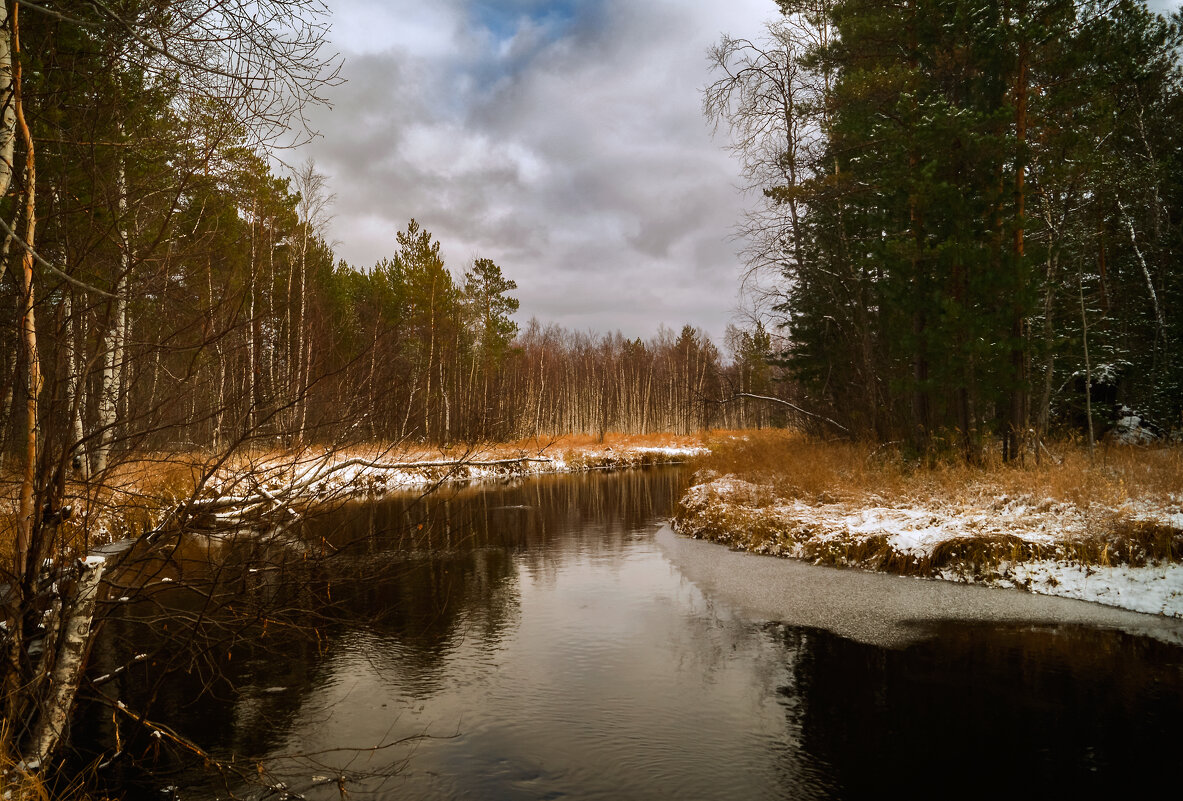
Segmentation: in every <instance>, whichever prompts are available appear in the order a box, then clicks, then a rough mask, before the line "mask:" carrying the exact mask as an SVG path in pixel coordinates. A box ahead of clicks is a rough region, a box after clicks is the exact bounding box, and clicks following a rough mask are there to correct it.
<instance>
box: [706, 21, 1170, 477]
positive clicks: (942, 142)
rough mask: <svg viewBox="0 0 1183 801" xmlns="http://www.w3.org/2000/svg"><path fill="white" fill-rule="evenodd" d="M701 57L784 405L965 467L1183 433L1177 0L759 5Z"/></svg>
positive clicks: (709, 112) (751, 283)
mask: <svg viewBox="0 0 1183 801" xmlns="http://www.w3.org/2000/svg"><path fill="white" fill-rule="evenodd" d="M779 6H780V9H781V11H782V14H781V16H780V17H779V18H778V19H776V20H775V21H774V22H772V23H770V24H769V25H768V26H767V29H766V36H765V37H764V38H763V39H760V40H757V41H752V40H747V39H736V38H731V37H724V38H723V39H722V41H720V42H719V43H718V44H717V45H716V47H715V48H714V49H713V50H712V52H711V59H712V65H713V68H714V79H715V80H714V81H713V82H712V83H711V84H710V85H709V86H708V88H707V90H706V93H705V104H704V105H705V111H706V114H707V116H708V118H710V119H711V120H712V121H713V122H714V123H715V124H716V125H717V126H720V127H722V128H723V129H725V130H726V131H727V132H729V133H730V134H731V136H732V141H733V143H734V144H733V147H734V150H735V152H736V155H737V157H738V158H739V160H740V161H741V163H742V168H743V172H744V175H745V178H746V179H747V181H748V184H749V186H750V187H751V188H752V189H753V190H754V194H756V195H757V197H758V202H757V203H756V204H755V205H754V206H753V207H752V208H751V210H750V213H749V214H748V216H747V218H746V220H745V221H744V223H743V224H742V228H743V231H744V233H745V234H746V235H747V236H748V243H749V247H748V251H747V254H746V255H747V258H748V264H749V275H748V282H749V287H750V288H751V289H752V290H753V292H754V294H755V295H756V296H757V298H758V300H759V301H760V302H761V303H762V307H763V308H764V309H765V310H766V311H767V312H768V313H769V314H770V315H772V316H773V317H774V318H775V321H776V324H777V325H778V326H779V327H780V332H781V333H782V334H783V335H784V338H785V341H786V342H787V343H788V345H787V347H785V348H783V349H782V350H780V352H779V353H778V354H777V355H776V361H777V363H778V364H780V365H783V366H784V367H785V368H786V369H787V371H788V374H789V376H790V379H791V382H792V384H793V391H795V392H797V393H799V395H798V397H799V398H800V399H801V402H802V403H805V404H808V405H811V407H812V408H814V409H816V410H820V411H824V412H825V414H826V415H828V416H830V417H832V418H833V419H835V420H836V421H838V422H840V423H841V424H842V425H843V426H844V427H845V428H848V429H849V430H850V431H852V432H854V433H855V435H856V436H858V437H865V438H871V439H874V440H878V441H882V442H905V443H907V444H908V445H909V446H910V448H911V450H912V451H913V452H919V453H923V452H931V451H932V450H934V449H935V450H938V451H939V450H942V449H948V450H951V451H960V452H962V453H963V454H964V456H965V458H966V459H968V460H969V461H971V462H974V461H977V460H979V459H980V458H981V457H982V456H983V454H984V453H985V452H987V451H991V450H993V449H994V448H995V447H1000V448H1001V453H1002V456H1003V458H1004V459H1014V458H1019V457H1021V456H1022V455H1023V454H1024V453H1025V452H1028V451H1029V450H1037V447H1036V443H1039V442H1042V441H1043V440H1044V439H1046V438H1047V437H1048V435H1049V434H1059V435H1061V436H1063V435H1068V436H1082V437H1087V438H1088V440H1089V441H1091V440H1092V439H1094V438H1096V437H1099V436H1100V435H1101V434H1102V433H1103V432H1104V431H1105V430H1106V429H1108V428H1109V427H1111V426H1112V424H1113V423H1114V421H1115V420H1116V419H1117V418H1118V417H1131V416H1137V417H1139V418H1140V419H1141V421H1142V422H1143V424H1144V425H1146V427H1147V428H1148V429H1150V430H1151V431H1153V432H1155V433H1158V434H1160V435H1165V434H1168V433H1169V432H1171V431H1178V430H1179V429H1180V428H1181V427H1183V417H1181V413H1183V359H1181V358H1180V356H1181V352H1180V344H1181V339H1183V328H1181V326H1183V314H1180V313H1179V306H1180V303H1181V302H1183V271H1181V270H1180V267H1179V252H1180V246H1181V244H1183V239H1181V237H1183V163H1181V161H1180V159H1181V157H1183V150H1181V134H1180V132H1181V131H1183V125H1181V122H1183V83H1181V74H1180V45H1181V42H1183V39H1181V36H1183V30H1181V24H1183V21H1181V19H1180V16H1179V13H1178V12H1176V13H1175V15H1174V16H1173V17H1171V18H1165V17H1163V16H1161V15H1158V14H1154V13H1152V12H1150V11H1149V10H1148V9H1147V8H1146V6H1145V4H1144V3H1141V2H1136V1H1135V0H996V1H993V2H987V1H986V0H915V2H901V3H880V2H870V1H869V0H868V1H867V2H864V1H863V0H844V1H843V2H836V1H835V0H779Z"/></svg>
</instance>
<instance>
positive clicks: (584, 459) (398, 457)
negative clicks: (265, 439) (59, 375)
mask: <svg viewBox="0 0 1183 801" xmlns="http://www.w3.org/2000/svg"><path fill="white" fill-rule="evenodd" d="M701 445H702V438H701V437H693V436H676V435H670V434H652V435H635V434H621V433H609V434H606V435H605V436H604V437H603V438H600V437H598V436H594V435H565V436H561V437H547V438H529V439H523V440H518V441H516V442H507V443H484V444H456V445H452V446H450V447H447V448H441V447H436V446H429V445H408V444H405V443H372V444H367V445H361V446H352V447H348V448H344V449H341V450H339V451H336V452H335V458H336V459H338V460H341V459H345V458H350V457H354V456H361V457H365V458H369V459H373V460H375V461H384V462H413V461H435V460H445V459H454V460H464V459H473V460H489V459H503V458H514V457H518V456H522V455H528V456H529V455H539V454H541V455H544V456H550V457H555V458H561V459H564V460H565V461H566V462H567V464H568V466H569V467H570V468H572V469H579V468H591V467H630V466H640V465H645V464H656V463H660V462H664V461H669V460H670V458H671V457H668V456H663V455H662V454H660V453H656V452H645V451H640V450H638V449H644V448H687V447H701ZM323 453H324V450H323V449H322V448H310V449H307V450H305V451H300V452H293V451H289V450H283V449H279V448H275V447H271V446H257V447H247V448H243V449H241V450H239V451H238V452H236V453H235V454H234V455H233V456H232V457H231V458H230V459H228V460H227V461H226V462H225V464H224V465H223V468H224V470H225V472H226V474H227V475H230V474H233V475H239V476H249V475H251V474H254V475H259V474H260V472H261V471H262V470H263V469H264V468H265V469H267V470H269V471H280V472H282V471H283V470H284V468H285V467H286V468H287V469H288V470H289V471H290V470H292V469H294V466H295V465H297V464H305V465H306V464H310V463H312V462H314V461H315V460H317V459H319V458H320V456H321V455H322V454H323ZM214 465H215V460H214V457H213V456H212V455H209V454H203V453H200V452H194V453H147V454H143V455H139V456H136V457H134V458H130V459H126V460H124V461H122V462H120V463H119V464H117V465H114V466H112V468H111V469H110V470H108V471H107V472H106V474H104V476H103V477H102V481H101V482H92V483H87V482H83V481H77V480H72V481H69V482H67V485H66V492H65V502H64V505H69V506H71V507H73V509H74V511H75V515H74V516H73V517H72V518H71V519H69V520H67V521H64V522H63V523H62V524H61V525H60V526H59V529H58V535H59V543H58V545H59V547H58V549H57V550H59V551H61V552H63V553H84V552H85V551H86V550H87V549H88V548H90V547H92V546H93V545H96V544H100V543H103V542H108V541H112V540H116V539H120V538H122V537H127V536H133V535H136V534H138V533H140V532H142V531H145V530H148V529H152V528H155V527H156V526H157V525H158V524H159V522H160V521H161V519H162V517H163V515H164V514H165V513H167V512H168V511H169V510H171V509H172V508H175V506H176V504H177V503H178V502H180V501H181V500H183V499H184V498H187V497H189V496H190V495H191V494H192V493H193V492H194V490H195V488H196V487H197V486H198V483H199V482H200V481H201V479H202V477H203V475H205V474H206V472H207V471H209V470H210V469H211V468H212V467H213V466H214ZM440 475H441V476H443V475H446V471H445V472H441V474H440ZM17 487H18V478H17V476H16V475H15V474H11V473H9V474H7V475H5V476H3V477H0V559H8V558H10V557H11V556H12V544H13V540H14V538H15V519H16V511H15V510H16V508H17V503H16V497H17ZM228 489H229V490H230V491H237V490H244V491H245V490H247V489H249V488H248V487H229V488H228Z"/></svg>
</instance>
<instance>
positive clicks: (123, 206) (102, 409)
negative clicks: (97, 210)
mask: <svg viewBox="0 0 1183 801" xmlns="http://www.w3.org/2000/svg"><path fill="white" fill-rule="evenodd" d="M116 190H117V191H118V193H119V199H118V204H119V239H120V243H119V275H118V277H117V278H116V282H115V292H114V294H115V300H114V301H112V303H113V304H114V305H113V307H112V310H111V323H110V327H109V328H108V329H107V335H106V337H104V340H103V352H104V354H105V357H104V362H103V374H102V378H101V381H100V384H99V420H98V425H99V436H98V443H97V444H96V445H95V449H94V458H93V460H92V463H91V473H92V474H98V473H101V472H103V471H104V470H106V469H107V461H108V457H109V455H110V452H111V442H112V440H113V439H114V438H115V424H116V422H117V420H116V416H117V412H118V408H119V377H120V373H121V371H122V367H123V340H124V335H125V333H126V331H127V281H128V277H129V274H130V273H131V244H130V242H129V240H128V235H127V172H126V169H125V167H124V163H123V159H120V160H119V171H118V174H117V175H116Z"/></svg>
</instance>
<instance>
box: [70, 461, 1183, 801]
mask: <svg viewBox="0 0 1183 801" xmlns="http://www.w3.org/2000/svg"><path fill="white" fill-rule="evenodd" d="M683 481H684V476H683V475H682V474H681V473H680V472H679V470H677V469H661V470H651V471H644V472H630V473H617V474H603V473H600V474H588V475H578V476H568V477H552V478H544V479H536V480H530V481H526V482H523V483H520V484H516V485H511V486H504V485H502V486H492V487H490V486H485V487H475V488H464V489H449V490H446V491H443V492H440V493H437V494H435V495H432V496H430V497H427V498H422V499H420V498H414V497H408V498H391V499H386V500H383V501H381V502H378V503H368V504H355V505H350V506H346V507H343V508H341V509H338V510H336V511H335V512H334V513H333V514H331V515H328V516H325V517H322V518H320V519H317V520H313V521H310V522H308V523H306V524H305V525H304V526H303V528H302V529H301V530H300V531H298V532H287V533H286V534H285V536H284V537H283V538H276V539H273V540H272V541H270V542H269V543H261V542H259V541H257V540H242V541H236V542H229V543H220V544H218V545H217V546H216V547H214V546H209V545H204V546H202V547H201V548H198V547H197V546H195V545H193V544H189V545H185V546H183V547H179V548H178V549H177V551H176V552H175V553H174V554H173V557H172V558H171V559H167V560H161V561H159V563H156V564H154V565H153V566H151V567H150V568H146V570H147V571H148V572H147V573H146V574H144V575H139V576H137V577H136V580H147V581H149V582H151V581H156V582H157V583H159V580H160V578H161V577H179V576H182V575H184V576H185V577H187V578H188V579H189V580H190V581H191V582H192V581H194V580H195V578H201V579H202V581H197V582H196V586H199V587H202V588H203V592H193V591H191V590H183V589H177V588H171V587H169V584H170V583H169V582H165V583H163V584H161V586H162V587H163V589H161V590H160V591H159V592H157V593H155V594H153V595H151V596H150V597H149V598H148V599H146V600H144V601H142V602H139V603H135V604H128V605H125V606H124V607H120V608H118V610H117V614H115V615H113V616H112V618H111V619H110V620H109V621H108V629H107V630H106V632H105V634H104V637H103V638H102V639H101V640H100V643H101V645H100V648H101V650H99V651H96V658H95V662H96V664H97V665H98V666H99V667H98V669H99V670H110V669H111V666H115V665H119V664H123V663H124V662H125V661H126V659H127V658H128V656H129V655H130V654H133V653H136V652H141V651H142V652H148V653H150V654H151V658H150V659H149V660H146V661H145V663H143V664H141V665H138V666H137V667H136V668H135V669H133V670H129V671H127V672H125V673H123V674H120V675H119V676H118V677H117V678H116V679H115V680H113V681H111V682H109V683H108V684H106V685H103V687H102V688H100V689H101V690H102V691H104V692H106V693H108V694H109V695H110V696H111V697H112V698H120V699H122V700H125V701H127V702H128V704H129V706H130V707H132V708H134V709H149V710H151V715H152V717H153V719H154V720H157V721H159V722H161V723H164V724H167V725H168V726H170V727H173V728H175V729H176V730H178V731H182V732H184V733H186V734H187V735H189V736H191V737H192V738H193V739H194V740H195V741H197V742H198V743H199V744H200V745H201V746H202V747H203V748H206V749H208V751H209V753H210V754H211V755H213V756H214V757H216V758H218V759H222V760H227V761H229V760H231V759H233V760H234V762H235V764H236V765H238V766H240V767H243V768H245V769H247V770H248V771H250V770H253V769H254V767H253V766H254V765H255V763H256V761H262V762H264V764H265V765H266V767H267V769H268V770H269V771H271V775H272V776H273V777H274V778H276V779H282V780H283V781H284V782H286V783H287V785H288V786H289V788H290V789H291V790H293V791H298V792H301V793H303V794H304V795H305V796H306V797H308V798H310V799H320V798H323V799H331V798H339V797H340V790H339V786H338V785H337V783H336V777H337V776H338V775H345V776H347V777H348V778H347V783H346V785H345V786H346V788H347V789H348V791H349V793H350V795H351V796H353V797H358V796H364V797H375V798H383V797H396V796H397V797H399V798H424V799H427V798H468V797H472V798H491V799H497V798H506V799H509V798H558V797H564V796H569V797H575V798H671V799H672V798H720V799H722V798H745V799H747V798H770V799H771V798H790V797H791V798H820V797H835V796H842V797H859V796H865V795H871V794H876V795H880V794H882V793H883V792H885V791H886V790H888V789H891V788H905V789H907V790H908V791H909V792H911V794H913V795H935V794H938V792H940V793H941V794H952V795H959V796H964V795H977V794H979V792H978V791H979V789H984V788H992V789H993V790H994V791H997V790H998V789H999V788H1002V787H1011V788H1012V789H1015V790H1017V791H1019V792H1020V794H1022V795H1026V794H1028V793H1027V790H1029V789H1030V788H1043V789H1047V790H1056V789H1057V788H1060V787H1070V786H1074V785H1075V786H1081V787H1085V788H1089V787H1095V786H1098V785H1096V784H1090V782H1095V781H1096V777H1097V776H1100V777H1101V780H1103V781H1108V780H1112V781H1115V782H1116V780H1117V779H1118V777H1121V778H1123V779H1125V780H1127V781H1128V780H1129V774H1130V771H1129V769H1128V768H1125V767H1123V765H1128V764H1130V763H1131V762H1135V761H1136V762H1138V763H1139V764H1140V765H1141V767H1140V769H1139V770H1140V773H1139V774H1138V775H1141V776H1144V775H1146V774H1147V772H1153V771H1154V770H1155V769H1156V767H1157V769H1158V770H1166V766H1169V765H1173V757H1172V755H1171V752H1170V748H1171V745H1172V743H1174V742H1175V739H1174V738H1173V737H1172V736H1171V734H1170V730H1169V729H1168V728H1167V727H1168V726H1169V725H1170V723H1171V722H1172V721H1177V720H1178V719H1179V715H1180V713H1181V712H1183V708H1181V706H1180V705H1181V703H1183V701H1181V700H1180V699H1183V692H1181V690H1183V674H1181V672H1180V671H1181V665H1183V662H1181V659H1180V653H1181V651H1180V649H1178V648H1172V647H1170V646H1166V645H1162V644H1160V643H1156V642H1153V641H1149V640H1145V639H1140V638H1135V637H1130V636H1127V635H1122V634H1117V633H1114V632H1102V631H1097V630H1093V629H1087V628H1079V627H1054V626H1052V627H1048V626H1044V627H1038V628H1034V627H1014V626H1011V627H999V626H966V625H952V624H950V625H942V626H938V627H936V628H934V629H933V630H932V631H931V632H930V634H931V635H932V636H931V637H930V638H929V639H927V640H924V641H923V642H919V643H916V644H914V645H912V646H910V647H908V648H905V649H897V650H884V649H881V648H877V647H874V646H869V645H861V644H858V643H855V642H852V641H850V640H847V639H843V638H840V637H838V636H835V635H833V634H829V633H827V632H825V631H822V630H818V629H812V628H804V627H800V626H794V625H792V622H791V621H788V622H787V623H782V624H777V625H768V624H764V623H760V622H756V621H753V620H752V619H750V618H748V617H746V616H745V615H743V614H740V613H737V612H734V611H733V610H732V608H730V607H728V606H726V605H723V604H721V603H719V602H717V601H716V600H715V599H714V598H712V597H711V596H708V595H705V594H704V593H703V592H702V591H700V590H699V589H698V587H697V586H696V585H694V584H693V583H691V582H689V581H687V580H686V579H685V578H684V577H683V576H682V574H681V573H680V572H679V571H678V569H677V568H676V567H674V565H672V564H671V563H670V562H669V561H668V560H667V559H666V558H665V556H664V555H663V552H662V551H661V549H660V548H659V547H658V546H657V544H656V543H655V541H654V538H653V531H654V530H655V528H656V527H657V526H658V525H659V524H660V522H661V520H662V518H664V517H665V516H666V515H668V514H669V513H670V511H671V510H672V509H673V505H674V503H675V501H676V499H677V497H678V495H679V493H680V490H681V487H682V482H683ZM202 548H204V550H202ZM322 555H323V557H324V558H322ZM129 580H130V579H129ZM211 601H212V602H211ZM244 620H245V621H246V624H244V623H243V621H244ZM248 624H249V625H248ZM166 626H167V627H169V628H168V629H167V630H166V629H165V628H164V627H166ZM194 632H199V634H200V636H198V637H197V638H196V641H197V646H196V647H195V646H193V644H192V643H191V642H190V640H192V639H193V633H194ZM178 633H180V634H181V636H178ZM211 642H216V643H217V644H218V647H217V648H210V647H209V643H211ZM153 663H155V664H153ZM165 664H171V665H173V666H181V667H183V668H185V669H184V670H183V671H182V672H181V673H180V674H174V675H170V676H169V677H168V679H167V680H164V681H162V680H160V676H161V675H162V674H161V673H160V667H161V666H163V665H165ZM113 720H115V721H117V720H118V718H115V719H113V718H112V717H111V711H110V708H109V707H107V706H103V705H94V706H92V707H90V708H89V709H88V711H87V714H86V716H85V717H84V719H83V722H82V725H83V726H84V727H85V729H86V732H87V735H88V736H87V737H84V738H80V739H83V740H87V739H89V740H90V741H92V742H94V743H96V744H97V747H98V748H99V749H101V750H103V751H104V752H105V753H106V754H110V752H111V751H113V750H114V749H115V747H116V741H117V739H118V743H119V745H121V746H122V747H123V748H124V750H125V751H126V752H127V753H128V754H131V755H136V756H137V757H138V756H141V755H145V754H148V755H154V761H153V760H149V761H148V763H147V764H148V765H149V766H150V771H149V772H144V771H141V770H139V769H137V768H136V767H135V766H136V764H137V762H136V761H134V760H132V759H122V760H116V761H115V762H113V763H112V765H111V766H110V767H108V768H105V769H104V770H103V771H102V772H101V774H102V775H104V776H105V777H106V778H107V780H108V781H109V783H110V789H111V791H112V793H113V794H115V793H119V794H127V795H131V796H135V795H137V794H138V795H140V796H141V797H156V798H159V797H160V796H159V788H160V787H161V786H164V785H179V786H181V787H183V788H185V790H184V792H183V793H182V794H183V795H186V796H190V797H192V796H201V797H212V796H226V795H228V794H230V793H233V794H236V795H240V796H241V795H250V794H252V793H253V792H255V790H254V789H253V788H252V786H251V784H250V783H248V782H243V781H240V780H239V778H237V777H235V776H234V775H223V776H221V777H216V778H211V774H210V772H208V771H206V770H204V769H202V767H201V765H200V764H199V762H200V760H194V759H192V757H191V755H187V754H184V753H183V752H181V751H179V750H178V749H174V748H170V747H168V744H167V743H162V742H161V741H160V740H157V739H153V738H152V737H150V736H148V735H147V734H146V733H144V732H143V731H140V730H137V729H136V728H135V727H134V726H132V725H130V724H129V723H128V722H126V721H124V722H123V723H122V724H121V726H120V732H119V735H118V738H117V737H116V732H115V723H114V722H113ZM408 738H412V739H408ZM376 744H383V745H386V746H388V747H383V748H380V749H379V750H376V751H372V750H371V751H367V750H349V749H350V748H353V747H357V748H366V747H370V746H374V745H376ZM342 749H345V750H342ZM297 755H298V756H297ZM1148 764H1149V765H1151V767H1146V766H1147V765H1148ZM214 775H215V776H216V774H214ZM967 777H972V782H971V783H969V784H967V783H966V779H967ZM983 777H986V778H985V779H983ZM1015 782H1018V784H1017V785H1016V784H1015ZM954 785H955V787H954ZM918 787H919V788H920V789H919V790H918V789H917V788H918ZM925 788H927V790H926V789H925Z"/></svg>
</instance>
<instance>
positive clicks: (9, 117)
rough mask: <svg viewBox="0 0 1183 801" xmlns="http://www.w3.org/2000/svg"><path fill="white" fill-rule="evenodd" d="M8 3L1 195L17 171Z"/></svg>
mask: <svg viewBox="0 0 1183 801" xmlns="http://www.w3.org/2000/svg"><path fill="white" fill-rule="evenodd" d="M8 23H9V20H8V4H7V3H0V197H3V196H4V195H6V194H8V187H9V186H11V184H12V176H13V173H14V172H15V171H16V170H15V167H14V166H13V163H12V160H13V158H14V157H15V154H16V103H15V102H14V101H15V97H14V94H13V91H14V89H15V86H14V84H13V81H12V34H11V29H10V27H9V24H8Z"/></svg>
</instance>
